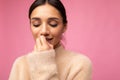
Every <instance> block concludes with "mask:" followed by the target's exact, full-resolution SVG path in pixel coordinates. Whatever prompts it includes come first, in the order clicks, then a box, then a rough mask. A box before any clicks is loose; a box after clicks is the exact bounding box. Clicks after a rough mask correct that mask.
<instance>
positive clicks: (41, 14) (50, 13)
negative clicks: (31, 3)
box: [31, 4, 62, 18]
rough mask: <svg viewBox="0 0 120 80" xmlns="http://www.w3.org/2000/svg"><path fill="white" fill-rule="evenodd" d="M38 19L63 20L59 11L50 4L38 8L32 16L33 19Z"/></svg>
mask: <svg viewBox="0 0 120 80" xmlns="http://www.w3.org/2000/svg"><path fill="white" fill-rule="evenodd" d="M34 17H38V18H48V17H49V18H50V17H56V18H62V17H61V15H60V13H59V11H58V10H57V9H56V8H54V7H53V6H51V5H49V4H45V5H40V6H38V7H36V8H35V9H34V10H33V11H32V14H31V18H34Z"/></svg>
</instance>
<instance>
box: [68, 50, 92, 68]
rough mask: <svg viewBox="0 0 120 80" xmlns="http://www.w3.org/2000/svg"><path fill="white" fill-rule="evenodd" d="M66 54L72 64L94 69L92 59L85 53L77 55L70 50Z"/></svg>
mask: <svg viewBox="0 0 120 80" xmlns="http://www.w3.org/2000/svg"><path fill="white" fill-rule="evenodd" d="M66 53H67V55H68V57H69V58H70V60H71V62H72V64H74V65H79V66H81V67H89V68H91V67H92V62H91V60H90V58H89V57H88V56H86V55H84V54H83V53H77V52H73V51H69V50H66Z"/></svg>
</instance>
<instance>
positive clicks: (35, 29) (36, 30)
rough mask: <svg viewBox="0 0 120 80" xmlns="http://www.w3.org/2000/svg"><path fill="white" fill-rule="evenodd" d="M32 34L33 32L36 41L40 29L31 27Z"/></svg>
mask: <svg viewBox="0 0 120 80" xmlns="http://www.w3.org/2000/svg"><path fill="white" fill-rule="evenodd" d="M31 32H32V35H33V37H34V39H36V38H37V37H38V35H39V29H37V28H33V27H31Z"/></svg>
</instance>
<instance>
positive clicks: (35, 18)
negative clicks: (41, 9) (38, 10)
mask: <svg viewBox="0 0 120 80" xmlns="http://www.w3.org/2000/svg"><path fill="white" fill-rule="evenodd" d="M31 20H40V18H38V17H33V18H32V19H31ZM48 20H60V19H59V18H56V17H50V18H48Z"/></svg>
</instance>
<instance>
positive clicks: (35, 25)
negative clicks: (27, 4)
mask: <svg viewBox="0 0 120 80" xmlns="http://www.w3.org/2000/svg"><path fill="white" fill-rule="evenodd" d="M30 23H31V31H32V34H33V37H34V39H35V40H36V39H37V38H39V37H40V36H41V35H42V36H44V37H45V38H46V40H47V42H49V43H50V44H52V45H53V46H56V45H57V44H59V42H60V40H61V36H62V33H64V32H65V30H66V26H65V25H64V24H63V18H62V17H61V15H60V13H59V11H58V10H57V9H56V8H54V7H53V6H51V5H49V4H45V5H41V6H38V7H36V8H35V9H34V10H33V12H32V14H31V16H30Z"/></svg>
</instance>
